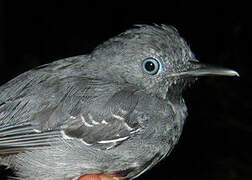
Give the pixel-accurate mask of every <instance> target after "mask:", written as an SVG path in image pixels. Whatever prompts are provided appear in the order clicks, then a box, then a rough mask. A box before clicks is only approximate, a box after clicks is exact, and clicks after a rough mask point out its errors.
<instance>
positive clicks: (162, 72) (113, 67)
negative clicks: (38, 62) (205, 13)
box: [0, 25, 238, 180]
mask: <svg viewBox="0 0 252 180" xmlns="http://www.w3.org/2000/svg"><path fill="white" fill-rule="evenodd" d="M154 71H155V72H154ZM203 75H229V76H233V75H238V74H237V73H236V72H235V71H232V70H228V69H223V68H215V67H210V66H206V65H202V64H200V63H199V62H198V61H197V60H196V59H195V57H194V55H193V53H192V52H191V50H190V48H189V47H188V45H187V44H186V42H185V41H184V40H183V39H182V38H181V37H180V35H179V34H178V32H177V30H176V29H175V28H173V27H171V26H165V25H161V26H158V25H154V26H150V25H139V26H136V27H135V28H133V29H130V30H127V31H126V32H124V33H121V34H119V35H118V36H116V37H114V38H111V39H109V40H108V41H106V42H104V43H103V44H101V45H99V46H98V47H97V48H95V49H94V51H93V52H92V53H91V54H89V55H82V56H76V57H70V58H66V59H62V60H58V61H55V62H52V63H50V64H46V65H42V66H39V67H37V68H35V69H32V70H30V71H27V72H25V73H23V74H21V75H19V76H18V77H16V78H15V79H13V80H11V81H9V82H7V83H6V84H4V85H2V86H1V87H0V155H1V157H2V163H4V164H6V165H8V166H9V167H12V168H14V169H15V170H16V173H17V175H18V177H19V178H20V179H24V178H29V179H30V180H33V179H46V180H51V179H53V180H61V179H74V178H77V177H79V176H80V175H83V174H91V173H109V174H114V173H119V174H121V175H122V176H124V177H126V178H129V179H133V178H135V177H137V176H139V175H140V174H141V173H143V172H144V171H145V170H147V169H149V168H150V167H152V166H153V165H155V164H156V163H157V162H158V161H160V160H161V159H162V158H164V157H165V156H167V155H168V154H169V152H170V151H171V150H172V148H173V147H174V145H175V144H176V143H177V141H178V139H179V137H180V135H181V132H182V128H183V125H184V121H185V118H186V115H187V109H186V106H185V103H184V100H183V98H182V95H181V93H182V90H183V89H184V87H186V86H187V85H188V84H190V83H192V82H193V81H195V80H196V78H197V77H198V76H203Z"/></svg>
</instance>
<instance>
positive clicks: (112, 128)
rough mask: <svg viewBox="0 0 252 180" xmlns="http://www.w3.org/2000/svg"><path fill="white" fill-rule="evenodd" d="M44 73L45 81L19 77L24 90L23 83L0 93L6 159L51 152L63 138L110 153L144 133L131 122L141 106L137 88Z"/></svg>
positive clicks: (0, 145) (0, 135)
mask: <svg viewBox="0 0 252 180" xmlns="http://www.w3.org/2000/svg"><path fill="white" fill-rule="evenodd" d="M43 68H47V66H45V67H43ZM43 68H42V69H39V72H37V73H38V74H39V75H37V74H36V75H35V74H33V72H32V71H31V72H30V73H31V74H29V73H25V74H24V75H23V76H22V75H21V76H20V77H18V79H21V80H23V82H24V84H22V87H16V86H18V85H15V84H13V83H14V82H16V83H17V84H19V81H18V79H16V80H15V79H14V80H12V82H11V83H7V85H5V86H2V87H0V91H1V92H0V96H3V97H4V98H0V155H1V154H6V153H7V154H8V152H9V153H17V152H20V151H23V150H26V149H37V148H41V147H43V146H50V145H51V144H52V143H55V142H57V141H58V140H59V138H63V139H64V138H65V139H77V140H80V141H82V142H83V143H85V144H86V145H93V146H94V147H96V148H101V149H104V148H105V149H109V148H113V147H115V146H116V145H118V144H120V143H122V142H123V141H125V140H126V139H128V138H130V136H132V134H134V133H135V132H137V131H138V129H139V124H138V123H137V122H136V121H135V119H132V118H131V117H134V116H131V114H132V113H133V111H134V108H135V106H136V105H137V102H138V98H137V96H136V95H135V92H136V90H135V89H134V88H131V87H129V86H127V85H125V84H124V85H120V84H115V83H112V82H106V81H101V80H97V79H91V78H87V77H80V76H71V77H60V76H59V75H53V74H50V73H49V72H50V71H48V70H47V71H44V72H43ZM32 76H34V78H33V77H32ZM38 76H40V78H39V77H38ZM26 79H28V80H26ZM25 82H26V83H25ZM40 82H42V83H40ZM15 88H16V89H15ZM11 91H12V92H15V93H12V94H10V92H11ZM7 96H8V97H7Z"/></svg>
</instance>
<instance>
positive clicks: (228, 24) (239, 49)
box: [0, 0, 252, 180]
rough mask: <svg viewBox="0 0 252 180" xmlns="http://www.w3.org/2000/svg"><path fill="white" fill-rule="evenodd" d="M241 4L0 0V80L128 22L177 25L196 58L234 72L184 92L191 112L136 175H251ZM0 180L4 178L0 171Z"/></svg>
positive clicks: (229, 179)
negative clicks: (174, 138) (154, 160)
mask: <svg viewBox="0 0 252 180" xmlns="http://www.w3.org/2000/svg"><path fill="white" fill-rule="evenodd" d="M249 7H250V5H249V4H242V2H237V1H234V2H231V1H230V2H228V3H222V4H220V3H214V2H213V1H211V3H210V2H197V3H196V2H195V3H194V4H193V3H192V2H191V1H187V2H182V1H176V2H173V3H172V2H170V1H166V2H164V3H160V2H159V1H145V2H140V1H138V4H137V3H136V2H130V1H117V2H113V3H112V2H111V3H108V2H107V1H91V0H89V1H82V3H80V1H67V0H61V1H53V0H52V1H49V2H46V1H7V0H0V83H1V84H3V83H5V82H7V81H8V80H10V79H12V78H14V77H15V76H17V75H18V74H20V73H22V72H24V71H26V70H28V69H30V68H33V67H35V66H38V65H41V64H44V63H48V62H52V61H53V60H57V59H60V58H64V57H69V56H74V55H79V54H85V53H89V52H90V51H91V50H92V49H93V48H94V47H95V46H96V45H98V44H99V43H101V42H103V41H104V40H106V39H108V38H109V37H112V36H114V35H116V34H118V33H120V32H122V31H124V30H126V29H128V28H130V27H132V25H133V24H142V23H147V24H152V23H158V24H160V23H163V24H169V25H173V26H175V27H176V28H177V29H178V30H179V32H180V34H181V35H182V36H183V37H184V38H185V39H186V40H187V41H188V43H189V45H190V47H191V48H192V50H193V52H194V53H195V54H196V57H197V58H198V59H199V60H200V61H201V62H205V63H211V64H216V65H220V66H225V67H229V68H232V69H235V70H237V71H238V72H239V73H240V76H241V77H240V78H236V77H235V78H230V77H217V78H213V77H208V78H202V79H201V80H200V81H198V82H196V84H194V85H193V86H192V87H191V88H189V89H188V90H187V91H186V92H185V93H184V97H185V100H186V103H187V105H188V111H189V117H188V119H187V122H186V124H185V127H184V132H183V134H182V137H181V140H180V141H179V143H178V145H177V146H176V147H175V149H174V150H173V152H172V153H171V154H170V156H169V157H168V158H166V160H164V161H162V162H161V163H159V164H158V165H157V166H156V167H154V168H153V169H152V170H151V171H148V172H147V173H145V174H144V175H142V176H141V177H139V178H138V179H139V180H141V179H142V180H143V179H158V178H160V175H161V176H162V177H163V178H164V179H169V180H182V179H185V178H186V179H189V178H190V179H215V180H238V179H242V180H251V179H252V156H251V154H250V152H251V150H252V147H251V145H250V144H251V137H252V136H251V135H252V123H251V121H252V119H251V117H252V116H251V115H252V113H251V111H252V107H251V100H252V99H251V86H252V84H251V80H250V69H251V56H250V52H249V41H250V42H251V34H250V30H251V29H250V26H249V25H250V23H251V18H250V16H251V13H250V11H251V10H250V9H249ZM0 173H1V174H0V176H1V178H0V179H6V177H5V174H6V173H11V172H10V171H4V170H3V168H2V170H1V172H0Z"/></svg>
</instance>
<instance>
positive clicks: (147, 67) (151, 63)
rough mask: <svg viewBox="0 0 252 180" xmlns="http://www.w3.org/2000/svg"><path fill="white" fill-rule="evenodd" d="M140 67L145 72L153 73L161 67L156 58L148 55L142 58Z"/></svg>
mask: <svg viewBox="0 0 252 180" xmlns="http://www.w3.org/2000/svg"><path fill="white" fill-rule="evenodd" d="M142 69H143V71H144V72H145V73H147V74H150V75H155V74H157V73H158V72H159V70H160V69H161V64H160V62H159V61H158V60H157V59H155V58H152V57H148V58H146V59H144V60H143V62H142Z"/></svg>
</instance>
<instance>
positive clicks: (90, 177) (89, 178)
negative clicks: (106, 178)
mask: <svg viewBox="0 0 252 180" xmlns="http://www.w3.org/2000/svg"><path fill="white" fill-rule="evenodd" d="M78 180H103V179H101V178H100V177H99V175H97V174H85V175H83V176H81V177H79V179H78Z"/></svg>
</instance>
